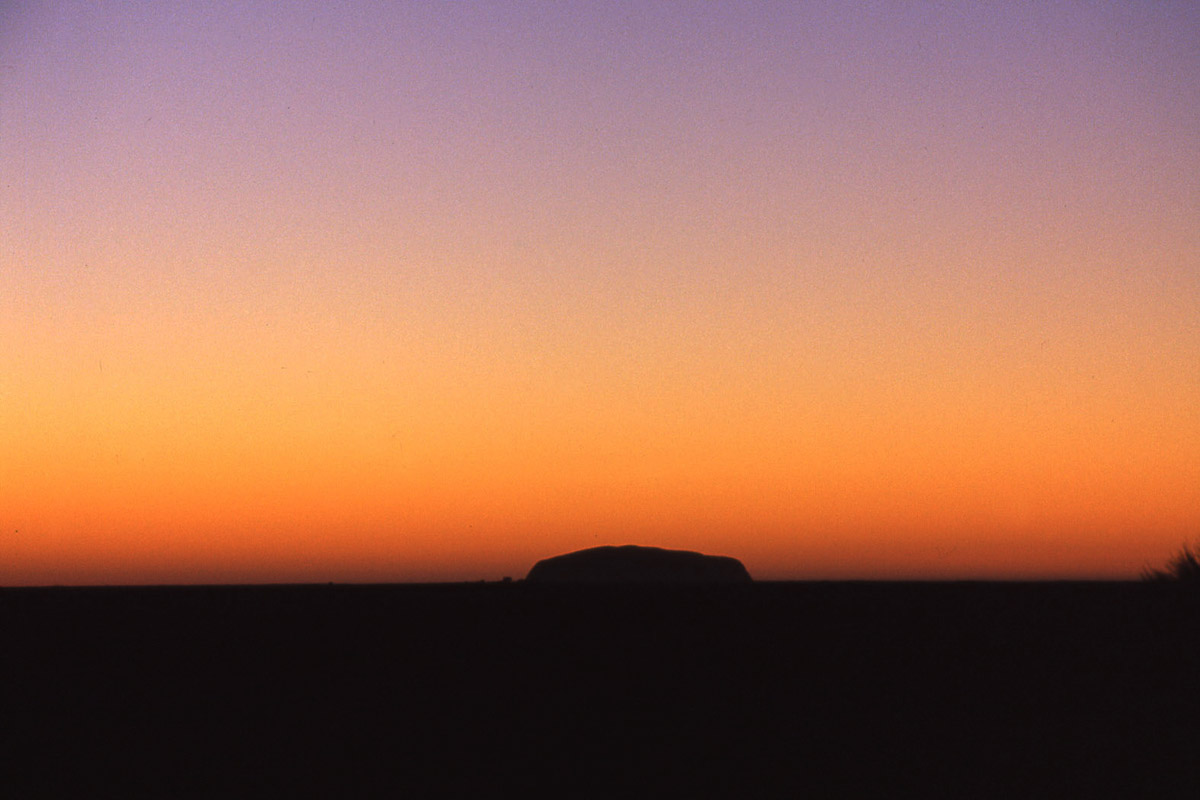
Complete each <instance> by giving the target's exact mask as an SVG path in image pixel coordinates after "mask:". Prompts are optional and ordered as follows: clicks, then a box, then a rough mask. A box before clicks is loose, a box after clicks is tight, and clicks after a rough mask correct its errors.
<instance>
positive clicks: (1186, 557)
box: [1142, 544, 1200, 585]
mask: <svg viewBox="0 0 1200 800" xmlns="http://www.w3.org/2000/svg"><path fill="white" fill-rule="evenodd" d="M1142 575H1143V577H1144V578H1145V579H1146V580H1148V581H1154V582H1156V583H1165V582H1172V583H1187V584H1191V585H1200V544H1197V545H1195V546H1193V545H1190V544H1185V545H1184V546H1183V548H1182V549H1181V550H1180V551H1179V552H1178V553H1176V554H1175V555H1173V556H1172V557H1171V560H1170V561H1168V562H1167V565H1166V566H1165V567H1163V568H1162V569H1147V570H1146V571H1145V572H1144V573H1142Z"/></svg>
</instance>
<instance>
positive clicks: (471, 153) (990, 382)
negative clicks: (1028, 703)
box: [0, 0, 1200, 585]
mask: <svg viewBox="0 0 1200 800" xmlns="http://www.w3.org/2000/svg"><path fill="white" fill-rule="evenodd" d="M1198 533H1200V6H1197V5H1196V4H1195V3H1193V2H1178V3H1138V4H1126V3H1117V2H1113V3H1100V2H1097V3H1032V4H1023V3H995V4H993V3H945V4H942V3H929V4H922V3H883V4H875V3H865V4H852V3H844V2H830V3H818V2H813V3H790V2H780V3H722V4H716V3H711V4H710V3H703V4H702V3H678V4H676V3H672V4H667V3H643V2H630V3H618V2H602V3H584V2H571V3H559V2H553V3H533V2H521V3H454V4H450V3H445V4H443V3H433V2H428V3H393V2H386V3H384V2H381V3H366V2H348V3H336V2H328V0H322V1H321V2H290V3H279V4H276V3H267V2H261V3H241V2H188V3H151V2H146V3H133V2H127V3H121V2H111V3H90V2H89V3H75V2H54V3H49V2H47V3H39V2H26V3H4V4H3V5H0V584H5V585H20V584H70V583H114V582H115V583H160V582H188V583H196V582H241V581H255V582H259V581H264V582H265V581H271V582H274V581H393V580H395V581H410V580H418V581H425V580H475V579H481V578H486V579H497V578H499V577H501V576H503V575H513V576H521V575H523V574H524V573H525V572H526V571H527V570H528V568H529V566H530V565H531V564H532V563H533V562H534V561H535V560H536V559H538V558H540V557H543V556H546V555H552V554H556V553H561V552H565V551H568V550H573V549H577V548H581V547H587V546H591V545H596V544H625V543H640V544H657V545H661V546H666V547H679V548H686V549H693V550H702V551H706V552H713V553H721V554H727V555H732V556H735V557H738V558H740V559H741V560H742V561H743V562H744V563H745V564H746V566H747V567H748V568H749V570H750V571H751V573H752V574H753V575H755V577H758V578H774V579H785V578H787V579H790V578H914V577H915V578H980V577H1038V578H1042V577H1046V578H1054V577H1133V576H1136V575H1137V574H1138V572H1139V571H1140V570H1141V569H1142V568H1143V567H1144V566H1146V565H1148V564H1149V565H1158V564H1160V563H1161V562H1163V561H1164V560H1165V559H1166V558H1167V557H1168V556H1169V555H1170V554H1171V553H1172V552H1174V551H1175V550H1176V549H1177V548H1178V547H1179V546H1180V545H1181V544H1182V543H1183V542H1185V541H1187V540H1190V539H1193V538H1194V537H1195V536H1196V535H1197V534H1198Z"/></svg>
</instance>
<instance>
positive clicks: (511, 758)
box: [0, 582, 1200, 797]
mask: <svg viewBox="0 0 1200 800" xmlns="http://www.w3.org/2000/svg"><path fill="white" fill-rule="evenodd" d="M1198 611H1200V597H1198V595H1197V593H1196V592H1194V591H1193V592H1190V593H1189V592H1187V591H1186V590H1181V589H1180V588H1179V587H1177V586H1170V585H1150V584H1139V583H775V584H772V583H759V584H752V585H746V586H721V587H717V586H712V587H686V586H685V587H571V586H538V585H531V584H526V583H520V582H518V583H511V584H460V585H407V586H402V585H400V586H353V585H330V586H277V587H180V588H129V589H120V588H83V589H69V588H56V589H4V590H0V625H2V634H3V689H2V690H0V691H2V692H3V698H2V699H3V717H2V722H0V725H2V726H3V729H4V736H5V748H4V750H3V752H2V753H0V758H3V759H4V762H3V771H4V775H3V781H2V783H3V785H4V786H5V787H7V790H6V791H4V794H5V796H10V797H32V796H68V795H70V796H81V797H82V796H116V795H120V796H127V797H128V796H153V797H229V796H271V795H275V794H278V793H279V792H280V791H287V792H290V793H293V794H296V793H298V794H305V795H321V796H347V795H349V796H355V795H360V796H366V795H375V794H378V793H381V792H388V793H391V794H394V795H400V794H406V793H407V794H411V795H414V796H427V795H429V794H432V793H456V792H457V791H458V790H462V789H471V790H485V791H487V792H489V793H494V794H500V795H508V794H513V793H516V792H524V791H529V792H532V791H533V790H535V789H538V788H541V789H549V790H550V792H551V795H552V796H556V797H572V796H583V795H608V796H625V797H634V796H651V795H663V794H666V793H670V794H676V793H678V792H679V791H683V790H687V789H697V788H699V789H702V790H704V792H705V793H706V794H717V795H725V796H730V797H735V796H745V795H746V794H748V793H757V792H758V791H759V790H761V791H765V792H768V793H770V794H773V795H776V796H788V795H792V794H794V793H795V790H814V791H816V792H817V796H892V795H897V794H902V793H904V792H905V790H908V789H917V790H919V791H920V792H921V793H922V794H923V795H924V796H932V795H948V796H950V795H952V796H996V797H1017V796H1024V797H1029V796H1045V797H1097V796H1125V797H1135V796H1136V797H1168V796H1170V797H1174V796H1179V797H1195V796H1200V795H1198V794H1197V792H1200V783H1198V782H1197V780H1198V778H1200V625H1198V620H1200V617H1198V614H1197V612H1198Z"/></svg>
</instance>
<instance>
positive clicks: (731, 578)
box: [525, 545, 752, 583]
mask: <svg viewBox="0 0 1200 800" xmlns="http://www.w3.org/2000/svg"><path fill="white" fill-rule="evenodd" d="M525 580H527V581H533V582H536V583H750V582H751V580H752V579H751V577H750V573H749V572H747V571H746V568H745V567H744V566H742V562H740V561H738V560H737V559H736V558H730V557H728V556H706V555H704V554H703V553H693V552H690V551H687V550H664V549H662V548H660V547H639V546H637V545H625V546H624V547H593V548H590V549H588V550H578V551H576V552H574V553H567V554H566V555H562V556H554V557H553V558H546V559H542V560H541V561H539V562H538V563H536V564H534V565H533V569H531V570H529V575H528V576H527V577H526V578H525Z"/></svg>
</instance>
